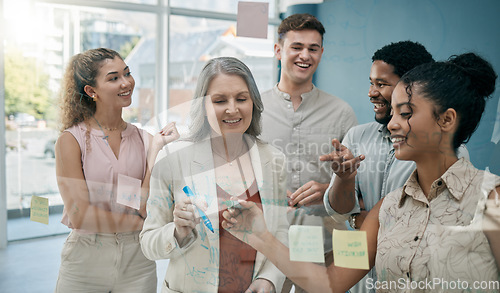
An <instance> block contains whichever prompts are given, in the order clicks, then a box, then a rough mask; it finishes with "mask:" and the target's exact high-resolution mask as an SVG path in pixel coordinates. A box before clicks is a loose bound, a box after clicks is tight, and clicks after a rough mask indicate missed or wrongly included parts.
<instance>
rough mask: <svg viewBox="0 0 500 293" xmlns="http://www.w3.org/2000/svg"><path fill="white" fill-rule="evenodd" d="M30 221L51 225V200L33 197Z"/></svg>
mask: <svg viewBox="0 0 500 293" xmlns="http://www.w3.org/2000/svg"><path fill="white" fill-rule="evenodd" d="M30 220H31V221H34V222H38V223H42V224H45V225H48V224H49V199H48V198H45V197H39V196H36V195H33V196H32V197H31V212H30Z"/></svg>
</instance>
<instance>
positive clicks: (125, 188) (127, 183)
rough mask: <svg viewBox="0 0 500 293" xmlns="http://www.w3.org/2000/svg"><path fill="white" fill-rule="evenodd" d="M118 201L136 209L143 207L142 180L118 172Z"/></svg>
mask: <svg viewBox="0 0 500 293" xmlns="http://www.w3.org/2000/svg"><path fill="white" fill-rule="evenodd" d="M116 202H117V203H119V204H122V205H126V206H128V207H131V208H134V209H136V210H138V209H140V208H141V180H139V179H137V178H133V177H130V176H127V175H123V174H118V188H117V190H116Z"/></svg>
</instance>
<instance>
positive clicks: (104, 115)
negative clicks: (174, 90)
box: [56, 48, 179, 292]
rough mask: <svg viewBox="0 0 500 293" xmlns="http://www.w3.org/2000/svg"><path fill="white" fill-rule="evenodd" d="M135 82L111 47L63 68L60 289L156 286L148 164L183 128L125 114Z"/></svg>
mask: <svg viewBox="0 0 500 293" xmlns="http://www.w3.org/2000/svg"><path fill="white" fill-rule="evenodd" d="M134 86H135V81H134V78H133V77H132V75H131V73H130V69H129V67H128V66H127V65H126V64H125V62H124V61H123V59H122V58H121V57H120V55H119V54H118V53H117V52H115V51H113V50H110V49H105V48H99V49H92V50H88V51H85V52H83V53H80V54H77V55H75V56H73V58H72V59H71V60H70V62H69V65H68V67H67V70H66V72H65V75H64V80H63V85H62V90H61V99H62V101H61V117H62V129H61V130H62V133H61V135H60V137H59V139H58V140H57V143H56V173H57V182H58V186H59V190H60V192H61V196H62V199H63V201H64V211H63V219H62V223H64V224H65V225H67V226H68V227H69V228H71V229H72V231H71V233H70V235H69V236H68V238H67V240H66V243H65V244H64V247H63V250H62V253H61V267H60V270H59V277H58V281H57V286H56V292H156V265H155V263H154V262H152V261H150V260H148V259H146V258H145V257H144V255H143V253H142V251H141V248H140V245H139V232H140V230H141V229H142V225H143V223H144V219H145V217H146V209H145V205H146V201H147V198H148V190H149V179H150V175H151V167H152V166H153V163H154V160H155V158H156V155H157V154H158V152H159V150H160V149H161V148H163V146H164V145H165V144H167V143H169V142H171V141H173V140H175V139H177V138H178V137H179V134H178V132H177V129H176V127H175V124H173V123H171V124H169V125H167V126H165V127H164V128H163V129H162V130H161V131H160V132H158V133H157V134H156V135H155V136H154V137H153V136H151V135H150V134H148V133H147V132H146V131H144V130H140V129H138V128H137V127H136V126H134V125H132V124H130V123H127V122H125V121H124V120H123V118H122V109H123V108H124V107H128V106H129V105H130V104H131V102H132V100H131V98H132V92H133V90H134Z"/></svg>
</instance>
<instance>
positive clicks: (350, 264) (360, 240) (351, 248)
mask: <svg viewBox="0 0 500 293" xmlns="http://www.w3.org/2000/svg"><path fill="white" fill-rule="evenodd" d="M332 243H333V259H334V260H335V265H336V266H338V267H344V268H351V269H363V270H368V269H370V265H369V262H368V244H367V240H366V231H349V230H336V229H334V230H333V233H332Z"/></svg>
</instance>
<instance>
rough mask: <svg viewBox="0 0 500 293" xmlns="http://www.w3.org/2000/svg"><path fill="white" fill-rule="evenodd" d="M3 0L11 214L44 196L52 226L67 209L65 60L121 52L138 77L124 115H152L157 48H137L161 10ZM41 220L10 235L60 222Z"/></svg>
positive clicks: (21, 213) (152, 32)
mask: <svg viewBox="0 0 500 293" xmlns="http://www.w3.org/2000/svg"><path fill="white" fill-rule="evenodd" d="M135 2H137V1H135ZM149 2H156V1H148V3H149ZM4 3H5V10H4V17H5V22H6V26H5V35H6V39H5V42H4V43H5V52H4V54H5V63H6V64H5V112H6V116H7V117H6V133H5V139H6V145H7V150H6V170H7V174H6V182H7V184H6V189H7V208H8V215H9V219H16V218H19V217H26V216H29V210H28V208H29V207H30V202H31V197H32V196H33V195H36V196H43V197H46V198H48V199H49V205H50V206H51V215H54V218H52V217H51V218H50V222H52V221H53V222H55V223H49V226H52V225H53V224H59V223H58V222H59V220H60V217H59V218H56V216H55V215H57V214H58V213H60V212H61V211H62V199H61V196H60V194H59V191H58V187H57V183H56V176H55V159H54V143H55V140H56V138H57V137H58V135H59V129H58V125H59V124H58V106H57V93H58V90H59V87H60V82H61V78H62V75H63V71H64V69H65V67H66V63H67V62H68V61H69V58H70V57H71V56H72V55H74V54H76V53H78V52H81V51H84V50H87V49H90V48H97V47H107V48H111V49H114V50H116V51H118V52H120V54H121V55H122V56H123V57H124V58H125V59H126V62H127V63H128V64H129V66H130V68H131V72H132V74H133V75H134V77H135V78H136V90H135V91H134V96H133V103H132V105H131V106H130V107H128V108H127V109H126V110H125V112H124V115H125V119H126V120H127V121H129V122H133V123H137V124H140V122H141V120H149V119H150V118H151V117H152V115H153V109H154V101H155V97H154V90H153V89H154V87H155V79H154V72H155V71H156V69H155V49H154V48H152V49H151V51H150V52H147V54H142V52H140V51H139V48H140V47H142V46H144V45H145V44H146V43H147V42H149V41H151V40H153V41H154V38H155V36H156V15H155V14H148V13H140V12H129V11H124V10H111V9H104V8H95V7H84V6H69V5H68V6H66V5H55V4H46V3H33V2H28V1H18V0H7V1H4ZM28 223H29V222H28ZM29 224H31V225H40V224H38V223H33V222H31V223H29ZM37 228H38V229H36V231H34V232H33V234H30V233H31V232H30V231H31V229H30V228H28V227H27V229H9V230H8V240H15V239H19V238H29V237H32V236H40V233H41V234H43V233H49V234H52V233H54V230H53V229H55V228H53V227H52V228H47V229H45V228H46V227H43V226H42V225H40V226H38V227H37ZM56 230H57V231H59V229H58V228H57V229H56ZM57 231H56V232H55V233H57Z"/></svg>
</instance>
